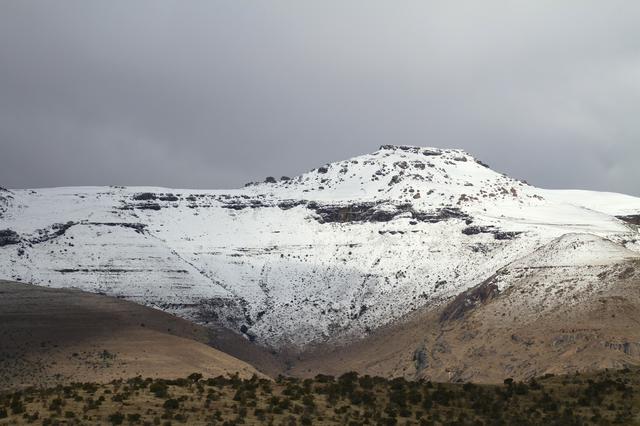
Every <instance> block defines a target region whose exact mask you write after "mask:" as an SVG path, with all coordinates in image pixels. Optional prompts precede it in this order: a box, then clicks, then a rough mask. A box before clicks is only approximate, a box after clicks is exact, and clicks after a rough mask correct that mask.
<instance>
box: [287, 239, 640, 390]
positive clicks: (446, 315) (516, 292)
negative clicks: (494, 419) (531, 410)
mask: <svg viewBox="0 0 640 426" xmlns="http://www.w3.org/2000/svg"><path fill="white" fill-rule="evenodd" d="M599 253H606V254H607V255H606V256H599V255H598V254H599ZM639 285H640V255H638V254H637V253H635V252H631V251H629V250H626V249H624V248H622V247H620V246H618V245H616V244H614V243H612V242H610V241H608V240H605V239H602V238H599V237H594V236H593V235H586V234H571V235H566V236H563V237H561V238H558V239H556V240H554V241H552V242H551V243H549V244H547V245H545V246H543V247H541V248H540V249H538V250H536V251H535V252H534V253H532V254H531V255H528V256H526V257H524V258H522V259H519V260H517V261H515V262H513V263H511V264H509V265H507V266H506V267H504V268H501V269H500V270H499V271H497V273H496V274H495V275H494V276H492V277H491V278H490V279H488V280H486V281H484V282H483V283H480V284H478V285H477V286H475V287H473V288H471V289H469V290H467V291H465V292H463V293H462V294H460V295H459V296H458V297H456V298H455V299H453V300H452V301H451V302H449V303H448V304H447V305H445V306H443V307H441V308H438V309H435V310H433V309H428V308H424V309H422V310H419V311H417V312H414V313H413V314H411V315H409V316H408V317H407V318H404V319H403V320H402V321H398V322H397V323H395V324H391V325H388V326H387V327H383V328H381V329H379V330H378V331H377V332H375V333H373V334H372V335H371V336H369V337H367V338H365V339H363V340H360V341H357V342H354V343H351V344H348V345H346V346H342V347H337V348H336V347H331V346H320V347H317V348H316V349H315V350H314V351H309V352H308V353H306V354H304V356H303V357H302V358H301V359H300V360H299V361H298V362H297V363H296V365H294V366H293V369H292V370H291V372H290V373H291V374H294V375H302V376H313V375H315V374H316V373H317V372H319V371H322V372H325V373H330V374H337V373H338V372H340V371H348V370H356V371H359V372H361V373H363V374H365V373H366V374H372V375H382V376H404V377H407V378H412V379H415V378H426V379H429V380H435V381H460V382H463V381H472V382H485V383H500V382H502V380H503V379H505V378H507V377H512V378H514V379H516V380H528V379H530V378H532V377H535V376H541V375H545V374H549V373H551V374H562V373H572V372H575V371H593V370H601V369H604V368H623V367H626V366H630V365H640V343H639V342H640V329H639V328H638V324H640V294H639V293H638V290H637V289H638V286H639Z"/></svg>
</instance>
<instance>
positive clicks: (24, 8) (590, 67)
mask: <svg viewBox="0 0 640 426" xmlns="http://www.w3.org/2000/svg"><path fill="white" fill-rule="evenodd" d="M639 20H640V4H636V3H634V2H628V1H616V0H614V1H608V2H601V1H595V0H594V1H589V0H581V1H578V0H575V1H566V2H557V1H550V0H542V1H536V2H532V1H510V2H503V1H497V0H490V1H486V2H477V1H461V2H448V1H406V2H392V1H364V0H361V1H357V0H354V1H350V2H344V1H333V0H330V1H318V2H315V1H312V2H299V1H276V0H273V1H263V2H249V1H210V2H205V1H191V2H184V1H175V2H170V1H111V2H98V1H84V0H83V1H71V0H67V1H63V2H46V1H29V0H8V1H5V2H3V3H2V4H1V5H0V185H2V186H8V187H40V186H59V185H106V184H124V185H163V186H173V187H200V188H223V187H237V186H241V185H242V184H243V183H245V182H247V181H250V180H258V179H262V178H264V176H267V175H283V174H287V175H293V174H296V173H300V172H303V171H305V170H307V169H310V168H312V167H315V166H317V165H319V164H323V163H326V162H329V161H334V160H339V159H343V158H347V157H350V156H353V155H357V154H360V153H365V152H370V151H373V150H375V149H377V147H378V146H379V145H381V144H386V143H398V144H414V145H424V146H439V147H460V148H464V149H466V150H467V151H469V152H471V153H473V154H474V155H476V156H478V157H479V158H481V159H483V160H484V161H486V162H488V163H490V164H491V165H492V166H493V167H494V168H496V169H497V170H500V171H504V172H507V173H509V174H511V175H513V176H515V177H519V178H523V179H526V180H528V181H529V182H531V183H533V184H536V185H539V186H545V187H576V188H591V189H598V190H608V191H618V192H626V193H631V194H635V195H640V186H638V185H637V184H636V182H638V181H640V167H637V161H636V159H637V158H638V157H639V155H640V143H638V142H637V140H638V136H640V135H639V133H640V131H639V129H640V127H639V126H638V125H637V118H636V111H637V105H638V102H639V101H640V99H639V98H640V83H639V82H640V78H639V77H640V46H639V44H640V29H639V28H640V27H638V25H637V22H639Z"/></svg>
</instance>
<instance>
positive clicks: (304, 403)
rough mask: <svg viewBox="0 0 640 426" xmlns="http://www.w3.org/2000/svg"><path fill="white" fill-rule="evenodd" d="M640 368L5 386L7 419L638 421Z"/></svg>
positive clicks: (2, 419)
mask: <svg viewBox="0 0 640 426" xmlns="http://www.w3.org/2000/svg"><path fill="white" fill-rule="evenodd" d="M638 389H640V370H635V369H634V370H629V369H625V370H621V371H604V372H600V373H597V374H582V375H578V374H576V375H571V376H558V377H554V376H548V377H543V378H540V379H537V380H532V381H530V382H528V383H517V382H513V381H511V380H510V379H507V380H505V383H504V384H502V385H472V384H436V383H431V382H424V381H422V382H408V381H405V380H404V379H394V380H386V379H382V378H377V377H370V376H358V375H357V374H355V373H347V374H344V375H342V376H340V377H338V378H333V377H331V376H317V377H316V378H314V379H306V380H301V379H294V378H283V377H281V378H279V379H278V380H276V381H271V380H268V379H260V378H257V377H253V378H251V379H241V378H239V377H238V376H228V377H222V376H219V377H217V378H213V379H203V378H202V376H201V375H200V374H192V375H191V376H189V377H188V378H186V379H177V380H160V379H142V378H140V377H137V378H134V379H130V380H127V381H122V380H117V381H114V382H111V383H109V384H94V383H83V384H80V383H79V384H72V385H69V386H58V387H55V388H50V389H33V388H31V389H25V390H23V391H18V392H15V393H4V394H1V395H0V424H2V425H14V424H30V423H32V424H41V425H63V424H64V425H80V424H106V425H120V424H123V425H129V424H132V425H140V424H142V425H176V424H189V425H236V424H273V425H311V424H314V425H315V424H327V425H330V424H339V425H361V424H372V425H397V424H398V425H440V424H459V425H467V424H469V425H507V424H508V425H515V424H517V425H528V424H547V425H583V424H584V425H586V424H605V425H606V424H636V423H637V422H638V419H639V415H640V398H639V395H638Z"/></svg>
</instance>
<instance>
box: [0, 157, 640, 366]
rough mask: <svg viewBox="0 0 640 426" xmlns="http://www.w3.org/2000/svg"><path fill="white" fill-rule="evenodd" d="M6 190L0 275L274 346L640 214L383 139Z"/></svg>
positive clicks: (452, 293) (439, 294)
mask: <svg viewBox="0 0 640 426" xmlns="http://www.w3.org/2000/svg"><path fill="white" fill-rule="evenodd" d="M3 194H4V193H3ZM0 195H1V194H0ZM8 196H10V197H11V198H10V199H9V198H7V197H5V198H6V203H5V204H4V209H5V210H4V213H3V216H2V217H0V229H10V230H12V232H15V234H17V235H19V241H18V242H16V243H12V244H5V245H3V246H2V247H0V277H3V278H6V279H13V280H21V281H24V282H31V283H34V284H39V285H46V286H57V287H79V288H81V289H84V290H88V291H93V292H100V293H105V294H108V295H113V296H118V297H122V298H125V299H128V300H132V301H135V302H138V303H141V304H145V305H148V306H154V307H158V308H160V309H163V310H165V311H168V312H171V313H174V314H177V315H179V316H182V317H184V318H187V319H190V320H194V321H197V322H199V323H202V324H209V325H216V326H224V327H226V328H228V329H230V330H233V331H234V332H235V333H238V334H240V335H242V336H244V337H246V338H247V339H249V340H251V341H255V342H256V343H258V344H262V345H265V346H269V347H272V348H275V349H278V350H284V349H290V350H292V351H301V350H303V349H304V348H307V347H310V346H314V345H319V344H323V343H338V342H345V341H352V340H358V339H362V338H364V337H366V336H368V335H371V334H372V333H374V331H375V330H377V329H378V328H380V327H382V326H384V325H387V324H390V323H392V322H393V321H396V320H398V319H400V318H403V317H404V316H405V315H408V314H411V313H413V312H418V311H422V310H424V309H427V310H429V311H433V312H436V311H438V312H440V311H439V310H441V309H444V307H445V306H447V305H448V304H449V303H450V302H452V301H453V300H456V298H457V297H459V296H460V295H461V294H463V293H464V294H466V293H465V292H466V291H467V290H469V289H472V288H474V287H476V286H477V285H478V284H479V283H482V282H485V281H486V280H488V279H489V278H491V277H493V276H494V275H495V274H496V272H497V271H499V270H501V269H502V268H504V267H505V266H506V265H509V264H511V263H512V262H515V261H516V260H518V259H520V258H526V257H527V256H528V255H530V254H531V253H533V252H534V251H535V250H536V249H538V248H540V247H543V246H545V245H547V244H549V243H551V242H552V241H554V240H555V239H557V238H560V237H562V236H563V235H565V234H567V233H576V234H582V235H584V234H589V235H594V236H597V237H599V238H606V239H607V241H610V242H611V244H613V245H614V246H619V247H623V246H624V247H626V248H628V249H629V250H635V251H640V243H639V242H638V241H639V240H640V235H639V234H638V231H637V228H636V227H635V226H634V225H632V224H630V223H627V222H624V221H621V220H619V219H617V218H616V216H633V215H637V214H640V199H635V198H633V197H626V196H622V195H618V194H602V193H592V192H581V193H580V194H579V196H575V197H573V198H572V197H571V194H568V193H567V192H563V191H549V190H542V189H539V188H535V187H532V186H529V185H527V184H525V183H524V182H521V181H518V180H515V179H511V178H509V177H508V176H505V175H503V174H500V173H496V172H494V171H493V170H491V169H490V168H488V167H487V166H486V165H484V164H483V163H481V162H480V161H478V160H476V159H475V158H473V157H472V156H471V155H469V154H467V153H465V152H463V151H460V150H445V149H436V148H422V147H409V146H393V145H385V146H383V147H381V149H380V150H378V151H376V152H374V153H372V154H367V155H362V156H359V157H355V158H352V159H349V160H345V161H340V162H336V163H332V164H327V165H324V166H322V167H320V168H318V169H315V170H313V171H311V172H309V173H305V174H303V175H300V176H297V177H292V178H290V179H280V180H277V179H275V178H274V179H269V182H266V183H256V184H252V185H249V186H247V187H245V188H243V189H238V190H229V191H219V190H216V191H201V190H178V189H166V188H125V187H92V188H88V187H82V188H53V189H38V190H15V191H12V192H11V193H10V194H8ZM621 199H624V208H622V207H620V208H619V206H621V205H622V204H621V203H620V202H619V200H621ZM9 240H10V241H16V239H15V235H14V234H11V235H9ZM624 247H623V248H624ZM600 249H602V246H601V245H598V250H600ZM563 250H567V251H569V250H572V249H571V245H570V244H569V245H567V246H566V247H564V248H563ZM512 279H515V278H513V277H512ZM500 282H501V284H499V285H498V284H496V285H498V289H497V290H496V289H494V288H493V287H487V288H485V289H482V290H481V291H479V292H478V293H476V294H471V295H469V294H467V296H469V297H467V296H465V297H466V298H464V299H460V300H459V302H460V303H459V305H458V308H457V309H455V310H454V311H453V312H454V313H453V314H452V315H454V316H455V317H458V316H459V315H461V317H462V318H465V317H466V315H467V313H466V312H467V308H468V307H471V308H473V307H475V306H481V305H483V304H484V303H486V302H491V301H492V300H493V298H494V296H496V294H499V295H501V294H503V292H505V291H506V290H507V288H509V286H510V281H504V282H503V281H500ZM496 291H497V293H496ZM452 318H453V317H452ZM427 348H428V349H429V350H435V349H434V348H437V346H435V347H434V346H430V345H427ZM413 351H415V348H413V350H412V353H413ZM421 357H422V356H420V357H419V359H418V362H419V364H420V365H422V364H423V362H422V358H421ZM409 362H410V360H409Z"/></svg>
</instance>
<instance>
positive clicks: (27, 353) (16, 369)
mask: <svg viewBox="0 0 640 426" xmlns="http://www.w3.org/2000/svg"><path fill="white" fill-rule="evenodd" d="M211 340H212V336H211V333H210V331H209V330H207V329H205V328H204V327H200V326H197V325H195V324H193V323H190V322H188V321H185V320H182V319H180V318H176V317H173V316H171V315H167V314H165V313H163V312H160V311H157V310H154V309H149V308H145V307H143V306H139V305H137V304H134V303H130V302H126V301H124V300H118V299H114V298H111V297H106V296H99V295H94V294H89V293H84V292H80V291H75V290H68V289H46V288H41V287H36V286H31V285H26V284H21V283H12V282H8V281H0V389H3V388H16V387H22V386H51V385H55V384H59V383H65V384H66V383H68V382H70V381H73V382H82V381H93V382H108V381H111V380H115V379H120V378H128V377H134V376H138V375H140V376H143V377H163V378H165V377H166V378H179V377H186V376H187V375H189V374H191V373H194V372H197V373H203V374H206V375H208V376H211V377H215V376H217V375H227V374H235V373H238V374H239V375H240V376H241V377H251V376H252V375H253V374H256V375H258V376H263V375H262V374H261V373H259V372H258V371H257V370H256V369H255V368H254V367H252V366H250V365H249V364H247V363H245V362H242V361H240V360H239V359H236V358H234V357H232V356H230V355H227V354H225V353H223V352H220V351H218V350H216V349H213V348H212V347H210V346H208V345H207V343H210V341H211Z"/></svg>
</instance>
